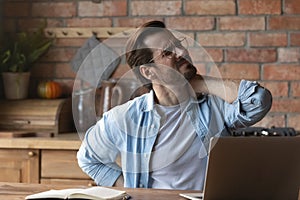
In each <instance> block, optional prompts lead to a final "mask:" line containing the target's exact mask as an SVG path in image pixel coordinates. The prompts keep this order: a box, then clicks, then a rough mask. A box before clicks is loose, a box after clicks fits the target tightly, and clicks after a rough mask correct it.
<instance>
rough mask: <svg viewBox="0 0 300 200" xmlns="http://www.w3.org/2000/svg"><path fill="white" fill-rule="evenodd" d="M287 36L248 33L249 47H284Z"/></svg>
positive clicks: (283, 34)
mask: <svg viewBox="0 0 300 200" xmlns="http://www.w3.org/2000/svg"><path fill="white" fill-rule="evenodd" d="M286 45H287V35H286V34H285V33H249V46H251V47H263V46H268V47H270V46H286Z"/></svg>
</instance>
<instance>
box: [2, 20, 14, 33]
mask: <svg viewBox="0 0 300 200" xmlns="http://www.w3.org/2000/svg"><path fill="white" fill-rule="evenodd" d="M1 25H2V28H3V31H4V32H15V31H16V29H17V27H16V23H15V20H13V19H5V20H3V21H2V24H1Z"/></svg>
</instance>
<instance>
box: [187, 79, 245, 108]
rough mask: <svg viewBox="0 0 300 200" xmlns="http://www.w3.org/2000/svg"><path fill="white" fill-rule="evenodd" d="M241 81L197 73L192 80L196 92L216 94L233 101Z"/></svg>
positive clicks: (230, 101)
mask: <svg viewBox="0 0 300 200" xmlns="http://www.w3.org/2000/svg"><path fill="white" fill-rule="evenodd" d="M239 82H240V81H236V80H223V79H221V78H215V77H209V76H201V75H199V74H197V75H196V76H194V77H193V78H192V79H191V80H190V84H191V86H192V88H193V89H194V91H195V93H204V94H212V95H216V96H218V97H220V98H222V99H224V100H225V101H227V102H229V103H232V102H233V101H234V100H235V99H236V98H237V95H238V88H239Z"/></svg>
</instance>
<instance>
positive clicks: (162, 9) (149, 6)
mask: <svg viewBox="0 0 300 200" xmlns="http://www.w3.org/2000/svg"><path fill="white" fill-rule="evenodd" d="M130 7H131V15H133V16H147V15H154V16H155V15H159V16H160V15H162V14H163V15H164V16H170V15H180V14H181V8H182V2H181V0H171V1H167V0H165V1H157V0H156V1H155V0H153V1H141V0H132V1H131V6H130Z"/></svg>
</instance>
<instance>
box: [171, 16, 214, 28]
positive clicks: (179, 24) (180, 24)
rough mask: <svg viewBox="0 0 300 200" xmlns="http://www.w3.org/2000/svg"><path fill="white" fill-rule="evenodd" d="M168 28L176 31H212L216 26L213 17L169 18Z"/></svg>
mask: <svg viewBox="0 0 300 200" xmlns="http://www.w3.org/2000/svg"><path fill="white" fill-rule="evenodd" d="M165 22H166V25H167V27H169V28H172V29H176V30H185V31H191V30H212V29H213V28H214V26H215V22H214V18H213V17H168V18H166V20H165Z"/></svg>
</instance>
